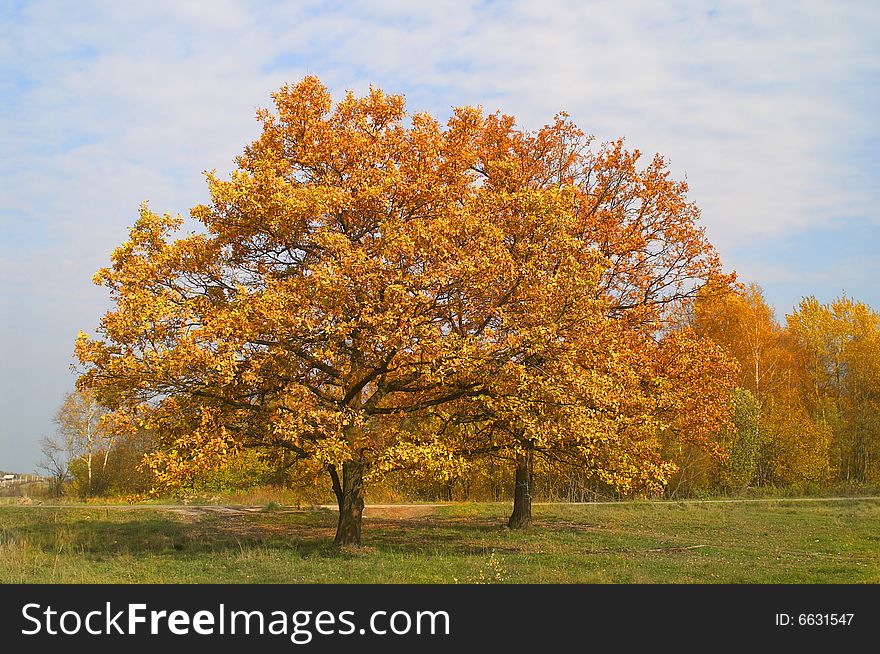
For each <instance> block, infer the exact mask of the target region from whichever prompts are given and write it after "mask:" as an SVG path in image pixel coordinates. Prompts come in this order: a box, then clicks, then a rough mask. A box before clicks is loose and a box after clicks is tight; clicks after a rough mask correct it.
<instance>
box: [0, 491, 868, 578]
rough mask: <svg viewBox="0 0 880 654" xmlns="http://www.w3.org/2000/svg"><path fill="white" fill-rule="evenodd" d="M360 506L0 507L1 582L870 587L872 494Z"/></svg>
mask: <svg viewBox="0 0 880 654" xmlns="http://www.w3.org/2000/svg"><path fill="white" fill-rule="evenodd" d="M509 511H510V505H509V504H449V505H444V506H440V507H428V506H404V507H392V508H383V509H380V508H372V509H371V508H370V507H367V511H366V513H365V518H364V532H363V542H364V546H363V547H361V548H357V549H337V548H334V547H333V546H332V544H331V543H332V539H333V533H334V530H335V526H336V512H335V511H331V510H327V509H315V510H302V509H292V508H286V507H277V508H276V507H274V506H270V507H266V508H264V509H262V510H260V509H257V508H249V509H246V508H239V509H228V508H223V507H186V506H180V507H173V508H151V507H140V506H138V507H124V506H123V507H112V508H96V507H88V506H65V507H46V506H10V505H7V506H0V582H2V583H554V584H555V583H760V584H764V583H766V584H780V583H878V582H880V500H876V499H846V500H840V501H825V500H820V501H810V502H797V501H792V500H784V499H780V500H776V501H770V502H754V503H752V502H741V503H740V502H735V503H685V502H661V503H649V502H620V503H615V504H587V505H536V506H535V508H534V516H535V525H534V526H533V527H532V528H531V529H528V530H524V531H511V530H509V529H507V528H506V527H505V521H506V518H507V515H508V513H509Z"/></svg>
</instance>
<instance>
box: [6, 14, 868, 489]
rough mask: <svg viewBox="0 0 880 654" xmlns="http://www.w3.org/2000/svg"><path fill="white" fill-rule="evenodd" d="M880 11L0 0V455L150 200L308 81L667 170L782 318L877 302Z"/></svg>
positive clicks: (86, 322)
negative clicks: (538, 133) (574, 129)
mask: <svg viewBox="0 0 880 654" xmlns="http://www.w3.org/2000/svg"><path fill="white" fill-rule="evenodd" d="M877 34H880V7H878V5H877V4H876V3H875V2H871V1H870V0H865V1H863V2H834V3H829V2H824V1H823V2H803V1H797V2H772V3H768V2H730V3H728V2H698V1H692V2H666V3H658V2H654V1H647V0H646V1H644V2H638V1H636V2H633V1H629V0H615V1H613V2H563V1H559V2H550V1H546V0H544V1H542V2H526V1H524V2H467V1H462V2H442V3H438V2H424V3H419V2H412V1H407V2H404V1H400V0H385V1H379V2H362V3H344V2H278V3H270V2H237V1H233V0H225V1H224V0H216V1H212V2H182V1H181V0H174V1H169V2H163V1H151V2H138V3H119V2H88V1H81V2H40V1H34V2H15V1H13V2H9V1H2V2H0V93H2V97H3V102H2V103H0V179H2V184H0V229H2V232H0V233H2V239H0V275H2V278H0V280H2V284H0V331H2V333H0V469H5V470H16V471H21V472H26V471H31V470H34V469H35V467H36V464H37V461H38V459H39V452H38V446H37V440H38V439H39V437H40V436H41V435H42V434H45V433H49V432H50V431H51V430H52V415H53V413H54V411H55V410H56V408H57V407H58V405H59V404H60V402H61V399H62V396H63V394H64V393H65V392H66V391H68V390H70V389H71V388H72V386H73V380H74V377H73V374H72V373H71V371H70V369H69V366H70V364H71V363H72V358H71V353H72V348H73V341H74V338H75V336H76V333H77V331H78V330H79V329H83V330H85V331H87V332H91V331H93V329H94V327H95V325H96V324H97V320H98V318H99V316H100V315H101V313H102V312H103V311H105V310H106V309H107V308H108V303H107V298H106V294H105V292H104V290H103V289H100V288H98V287H95V286H93V285H92V284H91V276H92V274H93V273H94V271H95V270H96V269H98V268H99V267H101V266H104V265H106V263H107V261H108V257H109V254H110V252H111V250H112V249H113V247H115V246H116V245H117V244H119V243H120V242H122V241H123V240H125V238H126V233H127V232H126V230H127V227H128V226H129V225H130V224H131V223H132V222H133V220H134V218H135V217H136V215H137V207H138V204H139V203H140V202H141V201H143V200H149V201H150V204H151V207H152V208H153V209H154V210H156V211H159V212H165V211H168V212H171V213H178V212H180V213H183V214H185V213H186V212H187V211H188V209H189V208H190V207H191V206H193V205H194V204H197V203H199V202H204V201H205V200H206V198H207V193H206V188H205V184H204V180H203V177H202V171H204V170H210V169H217V170H218V171H221V172H228V171H229V170H230V167H231V162H232V159H233V157H234V156H235V155H237V154H238V153H239V152H240V151H241V149H242V148H243V147H244V145H245V144H246V143H247V142H248V141H249V140H251V139H252V138H253V137H255V136H256V134H257V123H256V120H255V118H254V115H255V111H256V109H257V108H258V107H264V106H268V105H269V104H270V93H271V92H272V91H273V90H275V89H277V88H278V87H279V86H281V85H282V84H283V83H285V82H288V81H296V80H298V79H300V78H301V77H302V76H303V75H305V74H315V75H318V76H319V77H320V78H321V79H322V81H323V82H324V83H325V84H327V85H328V86H329V88H330V89H331V91H332V92H333V93H334V95H336V96H337V97H338V96H339V95H341V94H342V93H343V92H344V91H345V90H346V89H352V90H355V91H359V92H362V91H364V90H366V89H367V88H368V86H369V85H370V84H371V83H372V84H375V85H377V86H380V87H382V88H383V89H384V90H385V91H387V92H394V93H402V94H404V95H405V96H406V98H407V103H408V106H409V107H410V108H411V109H413V110H419V111H428V112H430V113H432V114H434V115H437V116H438V117H441V118H442V117H445V116H447V115H448V114H449V112H450V108H451V107H452V106H457V105H463V104H480V105H483V106H484V107H485V108H486V109H487V110H494V109H496V108H500V109H502V110H504V111H505V112H506V113H512V114H514V115H516V116H517V117H518V119H519V120H520V122H521V124H523V125H524V126H526V127H539V126H541V125H542V124H544V123H545V122H547V121H548V120H550V118H551V117H552V116H553V114H555V113H556V112H558V111H560V110H565V111H567V112H568V113H570V114H571V116H572V117H573V119H574V120H575V121H576V122H577V123H578V124H579V125H580V126H581V127H582V128H583V129H584V130H585V131H587V132H590V133H592V134H594V135H595V136H596V137H597V139H598V140H599V141H603V140H610V139H613V138H617V137H619V136H623V137H625V138H626V139H627V142H628V145H630V146H632V147H637V148H639V149H640V150H641V151H643V152H645V153H647V154H652V153H654V152H660V153H662V154H663V155H665V156H667V157H668V158H669V160H670V161H671V165H672V169H673V171H674V173H675V174H676V176H678V177H684V178H686V179H687V180H688V183H689V185H690V197H691V198H692V199H693V200H695V201H696V202H697V204H698V205H699V206H700V207H701V209H702V211H703V220H704V224H705V225H706V228H707V231H708V234H709V237H710V239H711V240H712V241H713V243H715V245H716V246H717V247H718V249H719V251H720V252H721V255H722V258H723V260H724V262H725V264H726V266H727V267H728V268H729V269H735V270H736V271H737V272H738V274H739V275H740V277H741V278H742V279H744V280H746V281H756V282H758V283H759V284H761V285H762V286H763V288H764V289H765V291H766V295H767V297H768V300H769V301H770V302H771V303H772V304H773V305H774V306H775V307H776V309H777V312H778V314H779V315H780V317H783V316H784V314H785V313H787V312H789V311H791V308H792V307H793V306H794V305H795V304H796V303H797V302H798V301H799V299H800V298H801V297H802V296H803V295H806V294H815V295H816V296H817V297H819V299H820V300H823V301H827V300H830V299H831V298H833V297H834V296H836V295H838V294H840V293H841V292H842V291H846V292H847V294H848V295H850V296H851V297H854V298H856V299H859V300H862V301H864V302H867V303H869V304H871V305H872V306H874V307H875V308H876V307H880V281H878V280H880V257H878V255H877V252H876V250H877V248H878V247H880V212H878V208H877V207H878V206H880V179H878V172H877V171H878V170H880V120H878V116H880V39H878V38H877Z"/></svg>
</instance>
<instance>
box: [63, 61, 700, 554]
mask: <svg viewBox="0 0 880 654" xmlns="http://www.w3.org/2000/svg"><path fill="white" fill-rule="evenodd" d="M274 100H275V112H270V111H261V112H260V113H259V118H260V120H261V122H262V126H263V130H262V133H261V135H260V137H259V138H258V139H257V140H256V141H254V142H253V143H251V144H250V145H249V146H248V147H247V148H246V149H245V151H244V153H243V154H242V155H241V156H240V157H238V159H237V164H238V166H237V169H236V170H235V171H234V172H233V173H232V175H231V177H230V178H229V179H221V178H220V177H218V176H217V175H215V174H210V175H208V184H209V190H210V196H211V202H210V203H209V204H208V205H205V206H198V207H195V208H194V209H193V210H192V211H191V216H192V217H193V218H194V219H195V220H196V221H198V222H199V223H201V224H202V226H203V229H202V230H200V232H198V233H192V234H181V233H180V228H181V225H182V220H181V219H180V218H179V217H172V216H168V215H165V216H160V215H157V214H155V213H153V212H151V211H150V210H149V209H148V208H147V207H146V206H144V207H143V208H142V210H141V215H140V217H139V219H138V220H137V222H136V223H135V225H134V226H133V228H132V229H131V233H130V238H129V240H128V241H127V242H126V243H124V244H123V245H122V246H120V247H119V248H118V249H117V250H116V251H115V252H114V253H113V256H112V265H111V266H110V267H108V268H106V269H103V270H101V271H99V272H98V274H97V275H96V281H97V282H98V283H100V284H103V285H105V286H107V287H108V288H109V290H110V293H111V297H112V299H113V300H114V301H115V307H114V309H113V310H112V311H110V312H109V313H107V314H106V315H105V316H104V318H103V319H102V321H101V325H100V327H99V334H98V338H94V339H91V338H89V337H87V336H86V335H84V334H83V335H81V336H80V338H79V339H78V342H77V354H78V356H79V358H80V361H81V362H82V363H83V365H84V373H83V375H82V377H81V379H80V386H81V387H82V388H91V389H94V390H95V391H96V393H97V395H98V397H99V398H100V400H101V401H102V402H103V403H104V404H105V405H107V406H109V407H110V408H112V409H113V410H114V412H115V415H116V416H117V420H118V421H120V422H125V421H126V420H127V421H130V422H131V424H133V425H138V426H139V427H141V428H149V429H150V430H152V431H153V432H154V433H155V434H156V435H157V436H158V438H159V441H160V444H161V448H160V449H159V450H158V451H157V452H155V453H154V454H153V455H152V456H151V457H150V459H149V464H150V465H151V467H152V468H153V470H154V474H155V478H156V479H157V482H158V483H159V484H161V485H163V486H165V487H170V488H174V487H180V486H181V485H183V484H185V483H186V481H187V480H188V479H191V478H193V477H196V476H198V475H200V474H202V473H203V472H204V470H205V469H208V468H211V467H212V466H216V465H219V464H220V463H221V462H222V461H223V460H224V459H225V458H227V457H229V456H230V454H233V453H235V452H236V451H238V450H240V449H242V448H248V447H255V448H263V449H268V450H275V451H277V450H286V451H288V452H290V453H292V454H293V455H294V456H295V457H298V458H301V459H305V460H309V461H311V462H312V463H313V464H317V465H320V466H322V467H323V468H324V469H326V471H327V473H328V474H329V476H330V478H331V481H332V485H333V489H334V492H335V494H336V497H337V501H338V505H339V523H338V527H337V534H336V542H337V543H339V544H357V543H359V542H360V538H361V516H362V511H363V507H364V483H365V481H368V480H369V479H370V478H371V477H374V476H376V475H378V474H381V473H382V472H383V471H386V470H390V469H394V468H396V467H400V466H403V465H407V466H420V467H425V466H429V467H433V468H438V469H442V468H443V467H444V466H456V465H458V463H459V462H460V457H461V456H462V455H464V454H470V453H473V451H474V450H475V449H479V448H478V447H477V448H474V447H469V448H461V447H460V445H461V442H460V437H461V435H462V434H465V435H468V434H470V435H471V436H473V435H474V434H475V433H477V432H479V433H481V434H483V433H486V432H487V429H488V431H492V430H496V431H497V430H502V429H503V430H504V431H505V433H508V434H510V435H512V437H513V438H512V441H511V442H510V448H511V449H512V450H515V451H516V452H519V454H518V457H517V460H518V461H520V464H519V465H520V466H523V465H528V458H527V456H528V455H527V453H528V451H529V450H530V449H532V448H531V447H530V446H532V445H534V444H535V443H536V442H538V440H539V439H544V440H543V441H541V442H543V443H544V444H545V446H546V447H547V448H548V449H561V446H562V445H564V446H565V448H564V449H565V450H566V451H579V452H582V453H584V456H582V457H581V460H582V461H583V460H588V461H593V462H594V463H595V462H601V460H602V459H600V458H598V457H593V458H592V459H591V458H590V457H589V453H590V452H593V453H596V452H601V453H602V455H603V456H604V457H605V459H610V458H613V457H614V456H617V457H618V459H620V460H621V467H626V466H628V467H629V469H631V470H632V471H634V473H638V474H643V473H644V469H645V466H647V465H649V464H654V465H656V466H659V467H658V468H657V469H662V465H661V462H659V461H657V460H656V448H655V447H654V446H653V440H652V439H654V437H655V432H654V431H653V429H654V424H653V423H652V422H651V421H652V419H653V418H654V417H655V416H656V407H655V406H654V404H655V403H656V398H657V397H660V396H662V397H664V398H673V397H675V396H676V393H675V391H674V390H670V387H669V384H667V383H664V381H663V379H661V376H658V375H647V376H645V375H642V376H639V375H635V376H633V375H632V374H631V373H630V372H627V371H628V370H632V369H633V367H634V366H639V365H641V363H642V362H646V361H649V360H651V361H654V362H655V363H656V361H659V360H664V357H653V358H652V357H651V356H650V347H651V344H653V346H652V347H654V348H655V350H656V349H657V348H660V345H658V343H659V341H658V334H659V332H660V330H661V327H662V325H661V324H660V323H661V318H662V314H663V310H664V307H665V306H667V304H668V303H669V302H671V301H673V300H674V299H676V298H677V297H679V296H680V295H681V294H683V293H684V294H687V293H690V292H691V289H692V287H693V285H694V283H695V281H696V282H698V283H699V282H701V281H702V280H704V279H705V277H706V276H707V275H709V274H714V273H715V272H717V258H716V257H715V255H714V252H713V251H712V250H711V248H710V247H709V246H708V244H707V243H706V242H705V239H704V238H703V236H702V232H701V231H700V230H699V229H698V228H696V226H695V225H694V220H695V218H696V215H697V214H696V209H695V208H694V207H693V205H691V204H688V203H686V202H685V201H684V199H683V197H682V194H683V192H684V187H683V186H682V185H681V184H678V183H674V182H671V181H669V180H668V175H667V173H666V171H665V168H664V165H663V163H662V161H661V160H659V159H658V160H655V161H654V162H653V163H652V164H650V165H649V166H648V167H647V168H646V169H644V170H642V171H636V169H635V161H636V159H637V158H638V155H637V153H626V152H624V151H623V150H622V148H621V146H620V144H615V145H612V146H610V147H608V148H606V149H603V150H602V151H601V152H600V154H598V155H590V154H589V153H588V151H587V146H588V144H589V139H586V138H585V137H583V135H582V134H580V132H579V131H578V130H577V129H576V128H575V127H574V126H573V125H571V124H570V123H569V122H568V121H567V119H566V118H565V117H564V116H562V117H560V118H558V119H557V120H556V121H554V122H553V123H552V124H551V125H549V126H547V127H546V128H544V129H542V130H539V131H538V132H536V133H534V134H531V133H527V132H524V131H523V130H521V129H519V128H517V127H516V126H515V123H514V121H513V119H512V118H509V117H505V116H499V115H492V116H484V115H483V114H482V112H481V111H479V110H477V109H473V108H461V109H457V110H455V111H454V113H453V116H452V118H451V119H450V120H449V121H448V123H447V124H446V125H445V126H444V125H441V124H440V123H438V122H437V121H436V120H435V119H433V118H431V117H429V116H427V115H424V114H414V115H408V114H407V113H406V111H405V107H404V102H403V99H402V98H401V97H399V96H389V95H385V94H384V93H382V92H381V91H379V90H375V89H373V90H371V92H370V93H369V94H368V95H366V96H365V97H361V98H358V97H355V96H354V95H353V94H351V93H349V94H347V95H346V96H345V97H344V98H343V99H342V100H341V101H339V102H338V103H335V104H334V103H333V101H332V99H331V97H330V95H329V93H328V92H327V90H326V89H325V88H324V87H323V86H322V85H321V84H320V83H319V81H318V80H316V79H315V78H311V77H309V78H305V79H304V80H303V81H301V82H300V83H298V84H296V85H294V86H290V87H284V88H282V89H281V90H280V91H279V92H278V93H276V94H274ZM670 343H673V341H670ZM646 346H648V347H646ZM692 349H693V348H690V347H689V348H688V351H691V350H692ZM668 350H669V347H665V348H661V349H660V350H657V351H658V352H668ZM667 358H668V357H667ZM647 369H648V370H650V369H651V368H647ZM686 387H687V385H684V386H682V388H686ZM627 389H638V393H636V394H635V395H634V397H637V398H638V401H637V402H635V404H636V405H639V406H638V408H637V409H634V410H633V411H631V412H629V413H628V414H625V412H621V411H620V410H619V409H618V408H617V407H620V406H621V405H627V400H626V398H627ZM655 390H657V393H655V392H654V391H655ZM675 401H677V402H680V403H683V402H684V400H683V399H678V400H675ZM645 403H646V404H648V405H651V406H649V407H648V408H647V409H646V408H645V407H643V406H641V404H645ZM661 404H663V403H662V402H661ZM674 404H675V402H672V404H670V402H669V401H666V402H665V405H664V406H665V407H666V408H667V409H668V408H669V407H670V406H672V405H674ZM682 406H683V404H682ZM627 421H628V422H627ZM627 424H628V425H630V426H631V427H632V428H628V427H625V425H627ZM450 425H453V426H454V427H456V429H450ZM596 425H602V426H603V428H602V429H597V428H596ZM487 426H488V428H487ZM471 427H472V428H473V429H471ZM645 429H647V430H648V432H647V433H648V434H649V435H648V436H647V439H648V440H647V446H645V445H644V444H642V441H643V440H644V438H643V437H642V436H639V435H638V434H643V433H646V432H645V431H644V430H645ZM640 430H641V431H640ZM452 431H454V432H455V433H456V434H457V438H450V437H449V436H448V434H449V433H450V432H452ZM550 435H554V436H553V437H552V438H551V437H550ZM618 446H619V447H618ZM615 453H616V454H615ZM599 465H600V467H603V465H604V464H601V463H600V464H599ZM630 476H632V474H630ZM649 476H651V477H654V476H656V475H649ZM518 479H519V477H518Z"/></svg>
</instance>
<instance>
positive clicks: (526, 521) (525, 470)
mask: <svg viewBox="0 0 880 654" xmlns="http://www.w3.org/2000/svg"><path fill="white" fill-rule="evenodd" d="M531 524H532V451H531V450H527V451H526V453H525V454H524V455H522V456H521V457H519V458H518V459H517V461H516V483H515V485H514V487H513V513H512V514H511V516H510V520H508V521H507V526H508V527H510V528H511V529H525V528H526V527H530V526H531Z"/></svg>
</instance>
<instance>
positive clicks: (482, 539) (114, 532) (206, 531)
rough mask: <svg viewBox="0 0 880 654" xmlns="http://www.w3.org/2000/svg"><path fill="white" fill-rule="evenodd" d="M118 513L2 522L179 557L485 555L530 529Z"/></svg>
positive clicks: (70, 540)
mask: <svg viewBox="0 0 880 654" xmlns="http://www.w3.org/2000/svg"><path fill="white" fill-rule="evenodd" d="M114 517H115V518H116V519H107V518H108V516H107V514H105V516H104V517H99V516H97V515H89V516H87V517H72V516H64V515H61V514H59V515H57V516H41V517H40V518H38V519H34V520H29V521H27V522H24V523H22V524H18V525H13V526H10V527H6V528H4V533H5V534H6V535H7V536H8V537H12V538H15V539H17V540H23V541H26V542H28V543H29V544H30V545H31V546H32V547H35V548H37V549H40V550H43V551H44V552H47V553H58V552H68V553H78V554H81V555H83V556H85V557H88V558H91V559H106V558H112V557H114V556H121V555H134V556H137V555H143V554H153V555H168V556H177V555H180V556H185V555H192V554H203V553H218V554H220V553H229V552H233V553H245V552H247V551H251V550H254V551H256V550H259V551H264V552H265V551H277V552H287V553H290V554H293V553H296V554H298V555H299V556H301V557H303V558H305V557H316V556H317V557H321V558H352V557H356V556H361V555H364V554H367V555H368V554H371V553H374V552H394V553H396V554H409V553H412V554H428V555H430V554H433V553H438V552H442V553H444V554H451V555H477V556H481V555H484V554H485V553H486V552H487V551H488V550H490V549H491V550H495V551H498V552H511V553H513V552H518V551H522V550H523V548H525V547H527V546H528V543H527V541H528V536H527V535H526V536H520V535H519V534H517V535H516V536H515V537H514V538H513V542H505V541H506V540H510V537H508V538H505V535H506V534H508V533H509V532H508V530H507V529H506V527H505V526H504V524H503V523H502V522H500V521H499V520H497V519H493V518H488V519H480V518H477V519H470V520H467V521H461V520H455V519H444V518H437V517H433V516H431V517H426V518H419V519H402V520H401V519H386V518H367V519H365V521H364V527H363V544H364V546H365V547H364V548H362V550H358V549H357V548H337V547H334V545H333V536H334V533H335V529H336V520H337V514H336V512H335V511H332V510H320V511H309V512H271V511H270V512H260V513H229V514H216V513H205V514H173V513H169V514H152V515H148V516H145V515H143V514H137V515H136V514H134V513H131V514H119V515H116V516H114Z"/></svg>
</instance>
